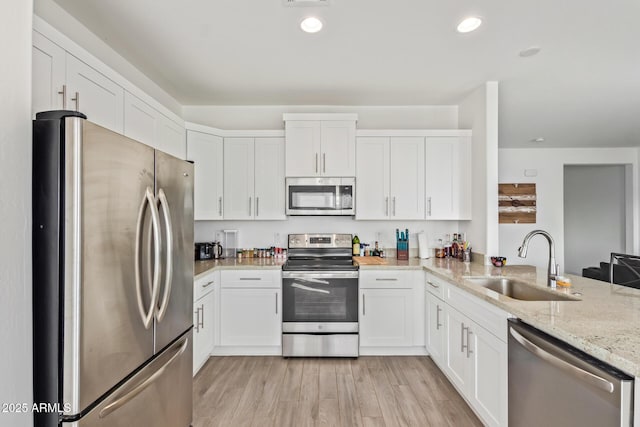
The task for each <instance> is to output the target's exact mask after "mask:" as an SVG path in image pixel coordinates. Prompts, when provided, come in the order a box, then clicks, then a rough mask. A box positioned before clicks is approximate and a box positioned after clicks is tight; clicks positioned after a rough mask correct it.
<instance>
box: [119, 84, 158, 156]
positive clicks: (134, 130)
mask: <svg viewBox="0 0 640 427" xmlns="http://www.w3.org/2000/svg"><path fill="white" fill-rule="evenodd" d="M158 115H159V113H158V112H157V111H156V110H155V109H153V108H152V107H151V106H150V105H149V104H147V103H146V102H144V101H142V100H140V99H139V98H138V97H136V96H133V95H131V94H130V93H129V92H125V94H124V135H125V136H127V137H129V138H132V139H135V140H136V141H140V142H142V143H143V144H147V145H150V146H151V147H155V142H156V141H157V138H158V137H157V132H158V129H157V122H158Z"/></svg>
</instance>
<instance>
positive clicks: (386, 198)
mask: <svg viewBox="0 0 640 427" xmlns="http://www.w3.org/2000/svg"><path fill="white" fill-rule="evenodd" d="M384 206H385V208H384V216H389V196H387V197H385V198H384Z"/></svg>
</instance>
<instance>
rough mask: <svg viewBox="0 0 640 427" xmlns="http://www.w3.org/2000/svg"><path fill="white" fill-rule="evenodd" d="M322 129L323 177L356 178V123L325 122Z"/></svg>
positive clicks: (322, 123)
mask: <svg viewBox="0 0 640 427" xmlns="http://www.w3.org/2000/svg"><path fill="white" fill-rule="evenodd" d="M320 128H321V130H320V150H321V157H322V158H321V164H322V171H321V174H322V176H355V174H356V122H355V121H342V120H331V121H323V122H321V126H320Z"/></svg>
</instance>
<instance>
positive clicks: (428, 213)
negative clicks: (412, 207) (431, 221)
mask: <svg viewBox="0 0 640 427" xmlns="http://www.w3.org/2000/svg"><path fill="white" fill-rule="evenodd" d="M427 216H431V197H427Z"/></svg>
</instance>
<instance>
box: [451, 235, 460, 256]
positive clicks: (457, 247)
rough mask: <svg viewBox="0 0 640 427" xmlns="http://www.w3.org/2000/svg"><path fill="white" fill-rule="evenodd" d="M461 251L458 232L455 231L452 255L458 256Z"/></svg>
mask: <svg viewBox="0 0 640 427" xmlns="http://www.w3.org/2000/svg"><path fill="white" fill-rule="evenodd" d="M459 253H460V243H459V242H458V233H453V242H452V243H451V256H452V257H453V258H458V255H459Z"/></svg>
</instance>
